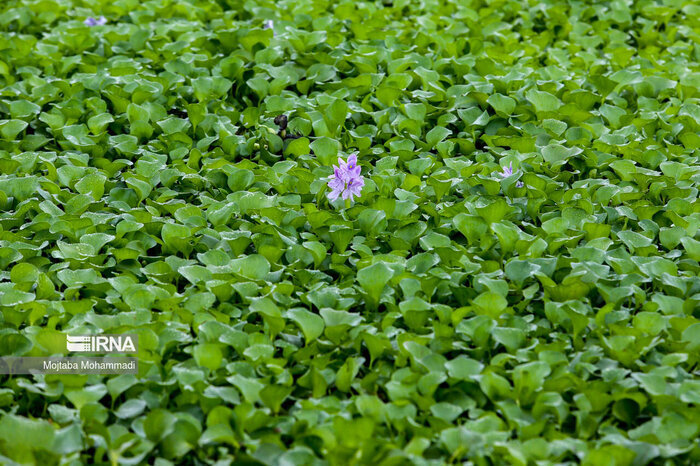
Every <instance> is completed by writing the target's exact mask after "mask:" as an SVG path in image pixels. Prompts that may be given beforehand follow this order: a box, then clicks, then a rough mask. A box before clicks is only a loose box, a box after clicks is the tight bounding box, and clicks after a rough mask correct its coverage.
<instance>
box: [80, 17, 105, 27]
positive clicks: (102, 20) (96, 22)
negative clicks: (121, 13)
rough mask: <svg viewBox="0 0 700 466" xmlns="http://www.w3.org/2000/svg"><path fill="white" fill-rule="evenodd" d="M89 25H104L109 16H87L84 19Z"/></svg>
mask: <svg viewBox="0 0 700 466" xmlns="http://www.w3.org/2000/svg"><path fill="white" fill-rule="evenodd" d="M83 22H84V23H85V24H86V25H87V26H104V25H105V24H107V18H105V17H104V16H100V17H99V18H97V19H95V18H93V17H90V18H87V19H86V20H85V21H83Z"/></svg>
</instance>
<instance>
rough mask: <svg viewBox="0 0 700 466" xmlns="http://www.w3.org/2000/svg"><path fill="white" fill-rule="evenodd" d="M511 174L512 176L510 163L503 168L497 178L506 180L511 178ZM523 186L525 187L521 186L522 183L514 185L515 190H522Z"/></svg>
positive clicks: (511, 164)
mask: <svg viewBox="0 0 700 466" xmlns="http://www.w3.org/2000/svg"><path fill="white" fill-rule="evenodd" d="M512 174H513V162H511V163H510V165H509V166H507V167H503V172H501V173H499V174H498V176H500V177H501V178H507V177H509V176H511V175H512ZM523 186H525V185H524V184H523V182H522V181H518V182H517V183H515V187H516V188H522V187H523Z"/></svg>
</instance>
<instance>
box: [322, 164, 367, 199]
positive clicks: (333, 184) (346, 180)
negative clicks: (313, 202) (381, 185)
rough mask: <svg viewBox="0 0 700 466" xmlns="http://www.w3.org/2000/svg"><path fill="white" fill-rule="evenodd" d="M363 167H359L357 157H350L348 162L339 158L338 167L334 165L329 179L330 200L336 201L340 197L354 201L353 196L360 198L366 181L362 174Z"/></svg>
mask: <svg viewBox="0 0 700 466" xmlns="http://www.w3.org/2000/svg"><path fill="white" fill-rule="evenodd" d="M360 171H361V167H360V166H359V165H357V155H355V154H353V155H351V156H350V157H348V160H347V162H345V161H344V160H343V159H342V158H340V157H338V165H337V166H336V165H333V174H332V175H331V176H330V177H329V181H328V187H329V188H331V192H330V193H328V199H330V200H331V201H335V200H336V199H338V197H339V196H342V198H343V199H346V200H350V201H353V200H354V198H353V196H357V197H360V194H361V192H362V187H363V186H364V185H365V180H364V178H363V177H362V175H361V174H360Z"/></svg>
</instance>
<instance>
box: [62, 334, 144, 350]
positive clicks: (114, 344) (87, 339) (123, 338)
mask: <svg viewBox="0 0 700 466" xmlns="http://www.w3.org/2000/svg"><path fill="white" fill-rule="evenodd" d="M137 342H138V337H137V336H136V335H66V348H67V349H68V351H76V352H80V353H135V352H136V344H137Z"/></svg>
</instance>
